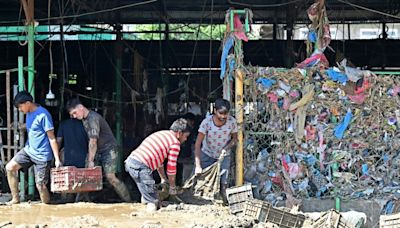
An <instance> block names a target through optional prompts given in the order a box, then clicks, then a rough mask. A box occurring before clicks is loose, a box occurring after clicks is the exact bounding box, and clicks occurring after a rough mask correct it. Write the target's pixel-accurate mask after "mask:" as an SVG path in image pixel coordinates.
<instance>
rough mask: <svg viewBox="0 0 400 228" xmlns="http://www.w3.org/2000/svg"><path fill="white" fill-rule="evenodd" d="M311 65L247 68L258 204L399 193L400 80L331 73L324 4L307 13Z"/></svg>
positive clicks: (342, 69) (248, 155)
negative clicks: (286, 67) (283, 67)
mask: <svg viewBox="0 0 400 228" xmlns="http://www.w3.org/2000/svg"><path fill="white" fill-rule="evenodd" d="M307 13H308V16H309V19H310V21H311V24H310V26H309V28H310V30H309V34H308V40H307V50H308V51H309V56H310V57H309V58H307V59H305V60H304V61H303V62H301V63H299V64H296V67H295V68H292V69H282V68H272V67H259V66H243V67H242V69H243V70H244V71H245V72H246V78H245V81H244V85H245V89H244V93H245V94H244V100H245V106H244V113H245V122H244V123H245V124H244V129H245V148H244V150H245V163H246V164H245V181H247V182H251V183H252V184H254V185H257V189H256V190H255V197H256V198H259V199H263V200H267V201H269V202H271V203H273V204H275V203H277V202H278V201H279V200H284V199H285V198H288V199H289V198H291V199H293V198H297V199H299V198H308V197H318V198H324V197H330V198H331V197H334V196H340V197H341V198H372V197H378V196H382V195H390V194H399V193H400V182H399V181H400V179H399V174H400V154H399V153H398V151H399V147H400V137H399V132H400V107H399V104H400V99H399V98H400V97H399V95H400V78H396V76H377V75H375V74H373V73H372V72H370V71H367V70H362V69H359V68H356V67H355V66H354V65H353V64H352V63H351V62H350V61H347V60H346V59H343V60H342V61H340V62H338V63H336V64H332V63H331V65H330V63H329V62H328V60H327V58H326V57H325V56H324V51H325V49H326V48H330V47H329V44H330V40H331V38H330V32H329V23H328V19H327V16H326V9H325V6H324V5H323V2H321V1H316V3H314V4H312V5H311V6H310V8H309V9H308V11H307Z"/></svg>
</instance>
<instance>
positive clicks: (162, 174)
mask: <svg viewBox="0 0 400 228" xmlns="http://www.w3.org/2000/svg"><path fill="white" fill-rule="evenodd" d="M157 172H158V175H160V178H161V183H166V182H167V179H168V178H167V176H166V175H165V170H164V165H162V166H160V167H158V168H157ZM168 180H169V179H168Z"/></svg>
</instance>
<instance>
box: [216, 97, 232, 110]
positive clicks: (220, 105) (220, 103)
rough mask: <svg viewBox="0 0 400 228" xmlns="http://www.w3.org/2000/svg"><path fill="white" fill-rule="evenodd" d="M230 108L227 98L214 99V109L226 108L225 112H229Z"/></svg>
mask: <svg viewBox="0 0 400 228" xmlns="http://www.w3.org/2000/svg"><path fill="white" fill-rule="evenodd" d="M230 109H231V104H230V103H229V101H228V100H225V99H222V98H218V99H217V100H215V110H216V111H218V110H226V111H227V112H229V110H230Z"/></svg>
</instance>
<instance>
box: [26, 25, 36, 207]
mask: <svg viewBox="0 0 400 228" xmlns="http://www.w3.org/2000/svg"><path fill="white" fill-rule="evenodd" d="M27 27H28V68H29V69H28V91H29V92H30V94H31V95H32V97H33V100H35V86H34V77H35V37H34V36H35V24H34V21H33V20H32V21H31V22H30V23H29V25H27ZM28 195H29V198H30V199H33V197H34V195H35V177H34V172H33V167H30V168H29V174H28Z"/></svg>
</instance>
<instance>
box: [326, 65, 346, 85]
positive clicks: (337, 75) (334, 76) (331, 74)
mask: <svg viewBox="0 0 400 228" xmlns="http://www.w3.org/2000/svg"><path fill="white" fill-rule="evenodd" d="M326 74H327V75H328V78H329V79H331V80H332V81H335V82H340V83H342V84H346V82H347V81H348V78H347V75H345V74H343V73H342V72H339V71H336V70H334V69H333V68H329V69H328V70H326Z"/></svg>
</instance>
